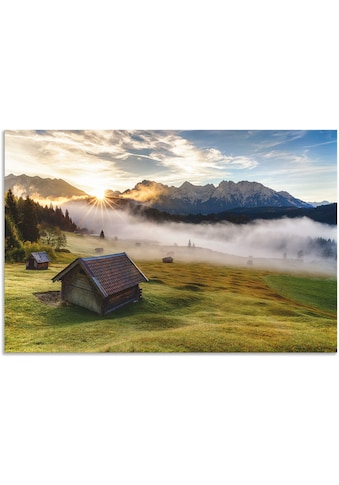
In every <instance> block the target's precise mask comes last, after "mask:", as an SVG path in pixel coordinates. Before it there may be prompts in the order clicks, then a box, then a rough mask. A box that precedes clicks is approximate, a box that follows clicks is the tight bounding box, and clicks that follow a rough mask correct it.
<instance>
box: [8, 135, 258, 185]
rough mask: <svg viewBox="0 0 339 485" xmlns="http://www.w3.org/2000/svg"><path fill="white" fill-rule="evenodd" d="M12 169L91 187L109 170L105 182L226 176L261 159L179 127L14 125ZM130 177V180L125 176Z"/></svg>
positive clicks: (200, 179) (10, 142) (10, 140)
mask: <svg viewBox="0 0 339 485" xmlns="http://www.w3.org/2000/svg"><path fill="white" fill-rule="evenodd" d="M6 157H7V159H8V166H10V165H11V166H12V168H9V170H11V171H15V170H18V169H17V168H16V167H21V168H20V169H19V171H21V172H23V173H26V174H28V175H29V174H31V173H33V172H34V174H36V172H39V173H41V174H42V175H43V176H51V175H54V176H59V177H60V178H65V179H66V180H67V181H69V182H70V183H73V184H77V185H78V186H81V187H82V188H84V189H85V190H86V191H89V188H90V184H91V180H90V179H91V178H93V177H99V176H100V174H105V178H106V184H109V187H107V188H113V189H118V188H121V187H122V185H123V184H124V185H125V187H124V188H128V187H130V185H131V182H130V180H132V182H134V183H136V182H138V181H140V176H142V175H143V174H147V176H148V177H149V178H156V177H159V176H160V177H161V181H162V182H163V183H176V182H177V183H182V182H183V181H185V180H189V181H191V182H194V183H199V182H204V183H206V182H207V181H210V180H211V179H212V178H215V177H220V176H221V177H223V176H224V175H226V174H228V170H231V169H236V170H242V169H252V168H254V167H256V166H257V165H258V162H257V161H256V160H255V159H253V158H251V157H248V156H232V155H228V154H225V153H223V152H222V151H221V150H219V149H218V148H214V147H207V148H199V147H197V146H196V145H195V144H194V143H192V142H191V141H189V140H188V139H186V138H185V137H183V136H181V135H180V134H179V133H178V132H176V131H163V130H162V131H160V130H154V131H152V130H148V131H138V130H134V131H133V130H131V131H126V130H114V131H108V130H102V131H90V130H89V131H86V130H84V131H62V130H54V131H53V130H50V131H43V130H38V131H17V132H15V131H11V132H6ZM127 180H128V182H126V181H127Z"/></svg>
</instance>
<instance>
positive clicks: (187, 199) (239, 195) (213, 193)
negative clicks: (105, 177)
mask: <svg viewBox="0 0 339 485" xmlns="http://www.w3.org/2000/svg"><path fill="white" fill-rule="evenodd" d="M120 196H121V197H123V198H126V197H127V198H129V199H131V200H133V201H136V202H139V203H141V204H143V205H146V206H147V207H153V208H154V209H158V210H161V211H166V212H168V213H170V214H211V213H219V212H222V211H225V210H230V209H235V208H244V207H297V208H310V207H312V205H310V204H308V203H307V202H303V201H302V200H300V199H296V198H295V197H293V196H292V195H290V194H289V193H288V192H276V191H274V190H272V189H270V188H268V187H265V186H264V185H262V184H260V183H258V182H246V181H243V182H238V183H235V182H231V181H223V182H221V183H220V184H219V185H218V186H217V187H216V186H214V185H213V184H207V185H204V186H198V185H193V184H191V183H190V182H184V183H183V184H182V185H181V186H180V187H169V186H167V185H163V184H160V183H157V182H152V181H150V180H144V181H143V182H140V183H138V184H137V185H136V186H135V187H134V189H132V190H126V191H125V192H123V193H122V194H121V195H120Z"/></svg>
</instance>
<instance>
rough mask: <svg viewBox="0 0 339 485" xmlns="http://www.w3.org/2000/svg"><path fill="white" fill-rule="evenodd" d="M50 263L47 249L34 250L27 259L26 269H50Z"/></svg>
mask: <svg viewBox="0 0 339 485" xmlns="http://www.w3.org/2000/svg"><path fill="white" fill-rule="evenodd" d="M48 263H49V257H48V255H47V253H46V251H39V252H34V253H31V254H30V255H29V257H28V258H27V259H26V269H48Z"/></svg>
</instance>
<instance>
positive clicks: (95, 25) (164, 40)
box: [0, 0, 339, 485]
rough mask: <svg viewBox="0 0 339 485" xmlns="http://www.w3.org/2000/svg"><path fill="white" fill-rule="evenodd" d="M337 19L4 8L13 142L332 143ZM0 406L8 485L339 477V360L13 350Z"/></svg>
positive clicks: (273, 7) (294, 8) (294, 7)
mask: <svg viewBox="0 0 339 485" xmlns="http://www.w3.org/2000/svg"><path fill="white" fill-rule="evenodd" d="M334 6H335V2H334V1H329V0H323V1H322V2H321V3H319V2H313V1H310V2H304V1H297V0H293V1H290V0H285V1H284V2H272V1H260V0H258V1H256V2H251V1H244V0H243V1H241V0H238V1H237V2H225V1H223V2H222V1H220V2H218V1H214V0H209V1H208V2H202V1H196V2H191V1H185V0H180V1H177V0H172V1H171V2H160V1H157V2H156V1H147V0H146V1H143V2H140V1H139V2H137V1H131V0H124V1H123V2H122V1H121V2H116V1H102V0H96V1H95V2H90V1H82V2H75V1H70V0H68V1H60V0H59V1H58V2H46V1H35V0H31V1H30V2H24V1H13V0H11V1H4V2H3V3H2V7H1V19H2V21H1V29H0V46H1V59H0V62H1V67H2V74H1V75H0V83H1V91H0V96H1V104H0V116H1V127H2V130H5V129H84V128H88V129H114V128H116V129H117V128H119V129H121V128H122V129H127V128H138V129H148V128H152V129H161V128H164V129H195V128H199V129H337V127H338V112H339V111H338V108H339V107H338V75H337V72H338V66H337V64H338V62H337V59H338V52H337V49H336V46H337V45H338V26H337V22H336V21H335V19H336V16H337V15H336V11H335V10H334ZM2 340H3V335H2ZM0 393H1V396H0V408H1V409H0V446H1V450H0V460H1V462H2V463H1V466H0V478H1V481H2V483H5V484H6V485H14V484H15V485H16V484H29V485H30V484H34V485H40V484H41V485H42V484H44V485H45V484H49V485H54V484H63V485H68V484H72V485H74V484H93V483H116V484H119V485H125V484H134V483H138V484H139V483H141V484H144V483H145V484H147V485H153V484H160V483H161V484H180V485H181V484H185V485H186V484H207V483H208V484H224V483H229V484H232V485H237V484H248V483H251V484H252V483H255V484H257V483H258V484H260V485H266V484H267V485H268V484H270V485H271V484H275V485H277V484H278V485H280V484H289V485H292V484H298V485H300V484H319V483H334V482H335V480H336V479H337V463H338V409H339V398H338V357H337V354H332V355H302V354H300V355H297V354H296V355H283V354H280V355H269V354H265V355H258V354H252V355H251V354H239V355H232V354H226V355H219V354H215V355H209V354H207V355H165V354H164V355H136V356H135V355H128V354H126V355H106V354H105V355H60V354H59V355H58V354H56V355H5V354H3V353H2V355H1V356H0Z"/></svg>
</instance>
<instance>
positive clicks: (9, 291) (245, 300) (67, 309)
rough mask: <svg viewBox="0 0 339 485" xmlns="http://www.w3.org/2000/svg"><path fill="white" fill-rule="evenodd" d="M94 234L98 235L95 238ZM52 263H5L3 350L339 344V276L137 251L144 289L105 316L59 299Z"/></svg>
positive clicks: (322, 348) (268, 348) (324, 348)
mask: <svg viewBox="0 0 339 485" xmlns="http://www.w3.org/2000/svg"><path fill="white" fill-rule="evenodd" d="M94 244H95V242H94ZM75 257H76V256H75V255H74V254H72V255H69V254H66V253H65V254H61V255H60V258H62V261H61V262H58V263H57V264H51V265H50V269H49V270H47V271H26V270H25V268H24V265H22V264H6V265H5V351H6V352H335V351H336V348H337V324H336V280H335V279H327V278H321V279H320V278H319V277H314V278H313V277H305V276H290V275H282V274H278V273H270V272H268V271H263V270H256V269H252V268H231V267H226V266H215V265H209V264H202V263H201V264H197V263H195V264H193V263H192V264H185V263H179V262H175V263H174V264H163V263H161V262H150V261H136V263H137V264H138V266H139V267H140V269H141V270H142V271H143V272H144V273H145V274H146V275H147V276H148V278H149V279H150V282H149V283H147V284H143V285H142V286H143V299H142V300H141V301H140V302H139V303H137V304H132V305H129V306H125V307H123V308H121V309H119V310H117V311H115V312H112V313H110V314H109V315H107V316H106V317H101V316H99V315H97V314H95V313H92V312H90V311H87V310H85V309H82V308H80V307H76V306H64V305H59V306H58V307H52V306H49V305H47V304H45V303H42V302H41V301H40V300H38V299H37V298H36V297H35V296H34V292H43V291H50V290H59V289H60V283H54V284H53V283H52V281H51V278H52V277H53V276H54V275H55V274H57V273H58V272H59V271H60V270H61V269H62V268H64V267H65V265H66V264H68V263H69V262H70V261H72V260H73V259H74V258H75Z"/></svg>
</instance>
